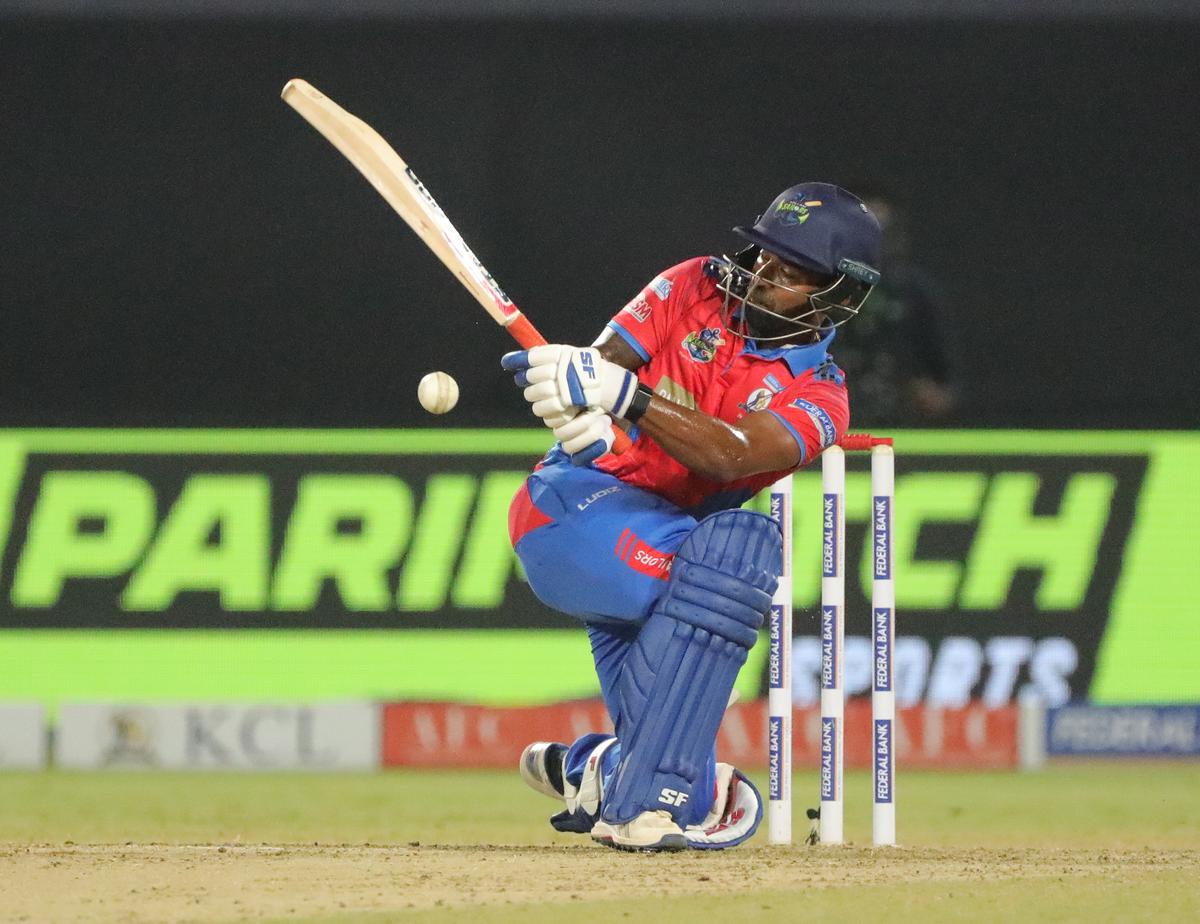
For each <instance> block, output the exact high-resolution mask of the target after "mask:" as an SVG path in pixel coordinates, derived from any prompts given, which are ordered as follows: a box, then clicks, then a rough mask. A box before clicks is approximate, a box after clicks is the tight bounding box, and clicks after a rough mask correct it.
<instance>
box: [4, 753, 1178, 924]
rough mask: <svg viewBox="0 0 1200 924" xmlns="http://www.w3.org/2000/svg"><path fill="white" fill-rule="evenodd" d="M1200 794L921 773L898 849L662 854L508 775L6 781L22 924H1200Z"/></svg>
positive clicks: (14, 908)
mask: <svg viewBox="0 0 1200 924" xmlns="http://www.w3.org/2000/svg"><path fill="white" fill-rule="evenodd" d="M1198 780H1200V768H1197V767H1196V766H1194V765H1192V766H1186V765H1185V766H1180V765H1174V766H1172V765H1145V764H1143V765H1137V766H1128V765H1126V766H1112V765H1108V766H1102V765H1088V766H1072V767H1057V768H1052V769H1051V770H1049V771H1047V772H1045V773H1042V774H1035V775H1023V776H1022V775H1012V774H949V773H942V774H932V773H930V774H910V775H907V776H906V777H904V778H903V779H902V784H903V789H900V790H899V796H900V798H901V800H902V801H901V802H900V803H899V805H900V813H901V814H900V817H901V829H900V830H901V836H902V839H903V841H904V842H905V844H906V846H903V847H900V848H897V849H878V850H876V849H872V848H869V847H861V846H853V845H851V846H847V847H841V848H838V847H820V848H807V847H799V846H798V847H794V848H791V849H782V850H781V849H778V848H769V847H767V846H765V844H764V843H762V842H761V840H756V842H754V843H753V844H751V845H747V846H745V847H741V848H738V849H736V850H731V851H726V852H724V853H705V854H699V853H689V854H684V855H669V856H643V855H628V854H620V853H616V852H613V851H609V850H606V849H604V848H600V847H596V846H593V845H591V844H590V843H589V842H587V841H585V840H582V839H579V838H571V837H568V836H566V835H557V834H555V833H554V832H553V831H551V830H550V828H549V826H546V825H545V824H544V818H545V816H546V814H547V813H548V810H550V809H552V803H551V802H550V801H549V800H546V799H544V798H543V797H540V796H537V795H536V794H533V793H529V792H527V791H525V790H523V788H522V787H521V784H520V783H519V782H518V781H517V779H516V777H515V775H509V774H495V773H440V774H427V773H422V774H416V773H405V774H385V775H379V776H340V777H331V776H330V777H297V776H288V777H283V776H225V775H220V776H200V775H167V774H105V775H76V774H62V773H48V774H8V775H0V805H2V806H3V807H4V811H3V816H2V817H0V921H28V922H31V924H41V922H47V924H54V922H66V921H72V922H73V921H89V922H91V921H94V922H139V924H141V922H147V924H149V922H155V924H157V922H183V921H196V922H233V921H289V922H304V924H315V922H322V924H326V922H328V924H351V922H370V924H382V922H385V921H450V920H464V919H468V920H470V921H472V922H487V921H522V922H529V921H539V920H546V921H549V920H555V921H561V920H562V919H563V916H564V914H569V915H570V917H571V918H573V919H576V920H581V919H582V920H612V919H626V918H628V919H630V920H659V921H675V920H680V921H682V920H699V919H705V918H706V917H715V918H716V919H725V918H736V919H737V920H738V922H739V924H741V921H755V920H765V919H767V918H768V917H770V918H772V919H773V920H779V919H780V918H781V917H782V918H786V919H800V918H801V916H810V915H830V916H833V917H834V918H835V919H837V920H841V919H847V920H859V919H863V918H865V917H867V916H868V915H871V916H881V915H882V916H886V917H888V918H890V919H893V920H918V919H920V920H922V921H933V922H937V921H958V920H981V921H993V920H1011V919H1016V918H1021V919H1025V920H1029V921H1034V920H1037V921H1052V920H1088V921H1109V920H1111V921H1131V920H1172V921H1183V920H1200V800H1198V799H1197V798H1196V795H1195V784H1196V783H1197V782H1198ZM812 782H813V781H812V780H811V779H810V778H809V777H808V776H807V775H801V776H799V777H798V778H797V792H801V793H804V792H810V791H813V785H812ZM867 787H868V782H867V780H866V779H865V778H851V779H850V781H849V785H848V791H849V792H850V794H851V798H852V799H854V801H852V802H851V803H850V806H849V811H848V817H847V829H848V833H849V835H850V836H852V837H859V838H863V839H869V822H868V809H869V807H868V805H867V803H866V798H865V797H866V792H867ZM855 796H858V797H859V798H855ZM797 814H798V815H802V812H800V811H798V812H797Z"/></svg>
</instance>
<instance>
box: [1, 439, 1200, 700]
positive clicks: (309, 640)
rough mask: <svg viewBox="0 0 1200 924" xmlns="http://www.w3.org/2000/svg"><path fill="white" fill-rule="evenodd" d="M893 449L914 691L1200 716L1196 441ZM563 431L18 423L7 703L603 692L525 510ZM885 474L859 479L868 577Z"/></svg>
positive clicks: (903, 614)
mask: <svg viewBox="0 0 1200 924" xmlns="http://www.w3.org/2000/svg"><path fill="white" fill-rule="evenodd" d="M895 439H896V452H897V486H896V535H895V550H894V554H895V556H896V572H897V607H898V611H899V622H898V634H899V635H900V636H902V637H905V641H906V642H907V643H908V648H907V650H909V651H910V652H912V653H913V658H912V660H911V665H912V667H911V669H910V670H907V678H908V679H907V681H906V682H907V687H906V688H907V689H908V690H909V691H910V694H909V697H910V699H919V698H922V697H924V696H926V695H933V693H932V692H930V691H935V690H937V689H942V690H945V689H949V688H951V687H954V688H956V689H960V690H969V691H970V692H971V695H972V696H979V695H983V696H984V697H985V698H986V699H990V700H992V701H998V700H1004V699H1006V698H1011V697H1012V696H1015V695H1017V693H1018V692H1019V690H1020V689H1021V688H1022V687H1023V686H1025V685H1027V684H1033V685H1034V686H1035V687H1037V688H1038V689H1039V690H1041V691H1043V692H1047V693H1048V695H1050V696H1051V698H1055V697H1057V698H1058V699H1060V700H1061V699H1065V698H1075V699H1078V698H1083V697H1087V696H1090V697H1091V698H1092V699H1094V700H1097V701H1102V702H1137V701H1159V702H1162V701H1200V670H1197V669H1196V666H1197V664H1200V628H1198V626H1200V619H1198V612H1200V610H1198V607H1197V604H1196V600H1197V594H1196V589H1195V583H1196V581H1197V577H1196V573H1197V565H1200V554H1198V553H1197V551H1196V538H1197V528H1196V524H1197V523H1200V435H1197V434H1190V433H1164V432H1140V433H1139V432H1133V433H1113V432H1029V431H911V432H900V433H897V434H895ZM548 443H549V435H548V434H547V433H545V432H544V431H541V430H481V431H467V430H421V431H349V430H337V431H332V430H321V431H317V430H302V431H283V430H20V431H18V430H10V431H0V521H2V525H3V529H0V537H2V542H3V557H2V558H0V567H2V571H0V699H38V700H42V701H45V702H47V703H51V704H53V703H56V702H59V701H62V700H64V699H77V698H106V699H113V698H139V699H140V698H154V699H181V698H201V699H213V698H236V699H247V698H278V699H295V698H337V697H363V696H367V697H376V698H388V699H392V698H395V699H454V700H464V701H473V702H485V703H509V704H516V703H535V702H547V701H553V700H561V699H571V698H579V697H586V696H592V695H594V694H595V693H596V686H595V680H594V677H593V674H592V670H591V660H590V653H589V650H588V645H587V640H586V636H585V634H584V633H583V632H582V631H581V630H580V628H579V626H578V625H577V624H576V623H575V622H574V621H573V620H571V619H569V618H568V617H565V616H562V615H560V614H557V613H554V612H552V611H550V610H548V609H546V608H545V607H544V606H542V605H541V604H540V603H539V602H538V601H537V600H536V598H535V597H534V596H533V595H532V593H531V592H530V591H529V589H528V587H527V585H526V584H525V583H524V580H523V577H522V575H521V572H520V568H519V565H518V563H517V561H516V558H515V556H514V555H513V554H512V551H511V549H510V548H509V544H508V537H507V510H508V504H509V501H510V499H511V497H512V495H513V493H514V492H515V491H516V489H517V487H518V486H519V485H520V483H521V481H522V479H523V478H524V475H525V474H526V473H527V472H528V470H529V469H530V468H531V467H532V465H533V464H534V463H535V462H536V461H537V459H538V457H539V456H540V454H541V453H542V452H543V451H544V450H545V449H546V448H547V446H548ZM867 477H868V476H867V474H866V468H865V460H864V461H863V462H860V463H852V465H851V472H850V475H849V478H848V492H847V520H848V522H849V524H850V526H849V533H848V540H847V548H848V550H849V553H850V554H849V557H848V561H849V564H850V566H851V568H852V569H855V568H860V567H861V568H865V556H862V555H861V550H862V546H863V544H864V542H865V528H864V524H865V521H866V517H867V500H868V498H867V494H868V492H867V489H866V479H867ZM819 495H820V487H819V473H818V472H817V471H815V470H809V471H803V472H801V473H799V474H798V475H797V480H796V515H795V530H796V534H795V548H796V550H797V551H796V562H795V588H794V592H795V603H796V606H797V617H796V623H797V636H798V642H797V644H798V645H799V644H801V640H800V638H799V637H801V636H805V635H806V634H807V635H813V634H815V630H814V629H813V626H812V622H811V620H810V618H809V617H810V616H811V615H812V614H813V613H814V612H815V605H816V603H817V598H818V595H819V574H818V569H817V537H818V535H819V532H820V530H819V525H818V523H817V514H818V500H819ZM865 587H866V580H865V575H864V577H863V579H861V580H860V581H858V582H853V581H852V582H851V586H850V587H849V588H848V590H849V591H850V593H851V597H850V601H849V604H850V605H849V613H850V617H849V620H848V632H849V633H854V632H855V631H860V632H863V633H865V631H866V620H867V603H866V597H865V596H864V593H863V589H864V588H865ZM856 620H857V621H856ZM764 657H765V646H762V645H760V646H757V647H756V649H755V651H754V652H753V653H752V656H751V660H750V662H749V663H748V665H747V668H746V669H745V670H743V672H742V677H741V679H740V681H739V683H740V685H741V688H742V692H743V694H744V695H757V694H758V693H759V692H760V691H761V689H762V683H763V678H762V668H763V659H764ZM905 672H906V668H905V666H904V664H903V663H902V664H901V670H900V673H901V680H902V682H904V678H905ZM947 678H949V680H948V679H947ZM947 684H949V686H947Z"/></svg>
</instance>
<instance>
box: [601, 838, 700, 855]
mask: <svg viewBox="0 0 1200 924" xmlns="http://www.w3.org/2000/svg"><path fill="white" fill-rule="evenodd" d="M592 840H594V841H595V842H596V843H597V844H603V845H604V846H605V847H611V848H612V849H613V850H624V851H625V852H626V853H675V852H676V851H679V850H687V849H688V848H689V846H690V845H689V844H688V841H687V838H686V837H684V836H683V835H682V834H667V835H665V836H664V837H663V838H662V839H661V840H659V841H657V842H656V843H653V844H620V843H618V842H617V841H615V840H613V839H612V838H611V837H595V836H593V837H592Z"/></svg>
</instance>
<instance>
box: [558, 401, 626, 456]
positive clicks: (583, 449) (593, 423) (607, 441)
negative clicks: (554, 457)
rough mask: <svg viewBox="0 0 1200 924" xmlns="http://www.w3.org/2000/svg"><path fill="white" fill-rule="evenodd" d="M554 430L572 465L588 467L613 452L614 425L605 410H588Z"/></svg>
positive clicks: (596, 408)
mask: <svg viewBox="0 0 1200 924" xmlns="http://www.w3.org/2000/svg"><path fill="white" fill-rule="evenodd" d="M559 420H562V418H559ZM548 421H549V418H547V422H548ZM553 429H554V437H555V439H557V440H558V441H559V443H561V444H562V448H563V452H565V453H566V454H567V455H568V456H570V457H571V464H572V465H587V464H589V463H590V462H595V461H596V460H597V459H599V458H600V457H601V456H602V455H604V454H605V453H607V452H610V451H612V444H613V432H614V431H613V425H612V421H611V420H609V418H608V414H606V413H605V412H604V410H603V408H598V407H589V408H586V409H585V410H582V411H580V412H579V413H577V414H576V415H575V416H574V417H571V418H570V419H568V420H566V421H564V422H562V423H560V424H559V425H558V426H556V427H554V428H553Z"/></svg>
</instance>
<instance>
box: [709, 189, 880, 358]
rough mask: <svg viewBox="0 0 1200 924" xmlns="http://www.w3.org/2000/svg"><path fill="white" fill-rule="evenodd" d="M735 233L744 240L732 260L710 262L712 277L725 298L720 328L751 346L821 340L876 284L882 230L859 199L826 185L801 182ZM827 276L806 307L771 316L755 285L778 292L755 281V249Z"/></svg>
mask: <svg viewBox="0 0 1200 924" xmlns="http://www.w3.org/2000/svg"><path fill="white" fill-rule="evenodd" d="M733 230H734V233H736V234H737V235H739V236H740V237H742V238H744V239H745V240H747V241H749V242H750V245H751V246H749V247H747V248H746V249H745V250H743V251H740V252H739V253H738V254H737V255H735V256H734V257H732V258H730V257H723V258H721V259H720V260H715V261H714V265H713V275H714V276H715V277H716V278H717V279H718V283H717V288H718V289H719V290H720V291H722V292H724V293H725V304H724V307H723V316H724V318H725V322H724V323H725V326H726V328H727V329H728V330H729V331H730V332H732V333H734V334H737V335H739V336H746V337H753V338H754V339H755V340H762V341H765V340H793V339H796V338H798V337H801V336H808V337H813V338H816V337H821V336H824V334H825V333H826V332H827V331H829V330H830V329H831V328H834V327H839V326H840V325H842V324H845V323H846V322H847V321H849V320H850V319H851V318H852V317H854V316H855V315H856V314H858V312H859V310H860V309H861V308H862V306H863V303H864V302H865V301H866V300H867V296H868V295H870V294H871V290H872V289H873V288H874V286H875V284H876V283H878V282H879V269H878V266H879V251H880V244H881V242H882V237H883V232H882V230H881V228H880V227H879V222H878V221H876V219H875V216H874V215H872V214H871V212H870V210H869V209H868V208H867V207H866V206H865V205H863V203H862V200H860V199H859V198H858V197H857V196H854V195H851V194H850V193H848V192H847V191H846V190H844V189H842V188H841V187H840V186H834V185H833V184H832V183H800V184H798V185H796V186H792V187H791V188H789V189H785V190H784V191H783V192H782V193H780V194H779V195H778V196H776V197H775V201H774V202H772V203H771V205H770V206H769V207H768V208H767V210H766V211H765V212H763V214H762V215H760V216H759V217H758V220H757V221H756V222H755V223H754V225H752V226H751V227H746V226H744V225H739V226H738V227H736V228H734V229H733ZM763 250H765V251H768V252H769V253H772V254H774V255H775V256H777V257H779V258H780V259H782V260H784V261H786V262H788V263H792V264H794V265H796V266H800V267H803V268H804V269H807V270H811V271H812V272H815V273H820V274H822V275H824V276H826V277H828V280H829V281H828V284H827V285H826V286H825V288H823V289H821V290H820V291H818V292H814V293H812V294H810V295H808V296H807V307H806V308H804V309H803V310H801V311H799V312H796V313H789V314H788V315H782V314H777V313H775V312H774V311H772V310H770V309H769V308H767V307H765V306H764V305H762V304H760V303H759V301H758V300H757V299H756V298H755V296H754V292H755V287H757V286H764V285H767V286H781V287H782V288H785V289H786V288H788V286H784V285H782V284H781V283H776V282H768V281H767V280H765V279H763V278H762V277H761V276H760V275H759V271H758V269H757V268H756V261H757V259H758V256H759V253H760V252H761V251H763Z"/></svg>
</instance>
